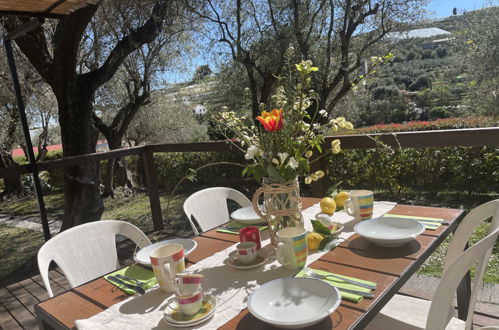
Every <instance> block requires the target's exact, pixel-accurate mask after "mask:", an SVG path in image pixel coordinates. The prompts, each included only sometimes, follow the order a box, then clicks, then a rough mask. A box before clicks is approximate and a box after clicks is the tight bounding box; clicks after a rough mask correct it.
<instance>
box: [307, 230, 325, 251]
mask: <svg viewBox="0 0 499 330" xmlns="http://www.w3.org/2000/svg"><path fill="white" fill-rule="evenodd" d="M321 241H322V235H321V234H319V233H308V234H307V246H308V248H309V249H310V250H317V249H318V248H319V245H320V244H321Z"/></svg>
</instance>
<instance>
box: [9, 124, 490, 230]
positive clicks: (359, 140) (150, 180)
mask: <svg viewBox="0 0 499 330" xmlns="http://www.w3.org/2000/svg"><path fill="white" fill-rule="evenodd" d="M373 137H374V138H376V139H378V140H379V141H382V142H383V143H385V144H387V145H389V146H391V147H394V148H397V147H401V148H422V147H482V146H499V127H491V128H471V129H455V130H438V131H417V132H394V133H381V134H369V136H367V135H363V134H360V135H340V136H329V137H327V138H326V142H325V143H326V145H329V144H330V143H331V141H332V140H333V139H337V138H338V139H340V140H341V147H342V148H343V149H369V148H375V147H376V146H377V144H376V142H375V141H374V140H373V139H372V138H373ZM156 152H239V151H238V150H236V149H235V148H234V147H232V146H231V145H230V144H228V143H226V142H225V141H213V142H198V143H176V144H150V145H144V146H138V147H132V148H124V149H119V150H112V151H108V152H103V153H95V154H87V155H81V156H74V157H65V158H62V159H57V160H48V161H43V162H39V163H37V164H36V166H37V168H38V170H39V171H49V170H54V169H61V168H64V167H68V166H74V165H81V164H86V163H92V162H98V161H101V160H106V159H111V158H116V157H124V156H130V155H139V156H142V158H143V160H144V168H145V174H146V181H147V191H148V195H149V202H150V205H151V214H152V220H153V225H154V228H155V229H156V230H159V229H162V228H163V217H162V214H161V205H160V200H159V192H158V185H157V182H158V174H157V171H156V167H155V166H154V162H153V154H154V153H156ZM326 166H327V163H326V159H325V158H322V159H321V161H319V162H316V163H315V167H314V170H317V169H323V170H325V169H326ZM28 173H31V168H30V165H19V166H14V167H9V168H4V169H0V178H5V177H9V176H19V175H22V174H28ZM322 181H326V180H322ZM326 189H327V187H326V182H321V181H318V182H314V183H313V184H312V194H313V195H314V196H322V195H324V193H325V191H326Z"/></svg>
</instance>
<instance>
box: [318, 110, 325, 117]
mask: <svg viewBox="0 0 499 330" xmlns="http://www.w3.org/2000/svg"><path fill="white" fill-rule="evenodd" d="M319 115H321V116H322V117H326V116H327V111H326V110H324V109H322V110H321V111H319Z"/></svg>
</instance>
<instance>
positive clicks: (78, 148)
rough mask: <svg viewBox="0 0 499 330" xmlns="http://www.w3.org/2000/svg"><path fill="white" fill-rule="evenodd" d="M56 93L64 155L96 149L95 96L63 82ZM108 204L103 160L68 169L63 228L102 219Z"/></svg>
mask: <svg viewBox="0 0 499 330" xmlns="http://www.w3.org/2000/svg"><path fill="white" fill-rule="evenodd" d="M57 87H59V88H57V89H55V88H54V92H55V94H56V97H57V102H58V105H59V122H60V124H61V138H62V146H63V152H64V157H69V156H76V155H82V154H89V153H94V152H95V145H96V143H97V131H96V130H95V128H94V127H93V125H92V101H93V99H94V95H93V93H92V92H89V91H88V90H87V89H86V88H85V87H84V86H77V85H76V84H64V85H63V84H60V85H59V86H57ZM103 211H104V205H103V202H102V198H101V197H100V193H99V163H98V162H95V163H90V164H82V165H77V166H71V167H66V168H65V169H64V221H63V224H62V228H61V230H66V229H68V228H71V227H74V226H77V225H80V224H82V223H87V222H91V221H97V220H99V219H100V217H101V215H102V212H103Z"/></svg>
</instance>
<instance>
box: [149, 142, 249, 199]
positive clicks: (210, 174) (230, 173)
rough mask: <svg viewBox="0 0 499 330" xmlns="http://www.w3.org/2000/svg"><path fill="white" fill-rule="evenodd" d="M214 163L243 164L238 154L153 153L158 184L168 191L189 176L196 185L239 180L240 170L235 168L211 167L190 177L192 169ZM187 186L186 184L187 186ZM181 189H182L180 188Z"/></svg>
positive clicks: (242, 158) (241, 157) (240, 176)
mask: <svg viewBox="0 0 499 330" xmlns="http://www.w3.org/2000/svg"><path fill="white" fill-rule="evenodd" d="M215 162H233V163H240V164H242V163H244V157H243V155H242V154H241V153H239V152H192V153H187V152H179V153H176V152H175V153H155V154H154V164H155V166H156V169H157V171H158V184H159V186H160V187H161V188H163V189H166V190H167V191H170V190H171V189H173V187H174V186H175V184H177V182H179V181H180V180H181V179H182V178H183V177H184V176H186V175H190V177H191V179H192V180H191V181H194V180H195V181H196V185H203V184H207V183H210V182H219V183H221V182H222V181H224V180H232V179H241V178H242V175H241V168H239V167H236V166H211V167H207V168H205V169H203V170H202V172H200V173H199V174H198V175H192V174H193V173H192V171H193V170H192V169H194V168H198V167H200V166H202V165H205V164H209V163H215ZM187 185H188V184H187ZM180 189H182V187H180Z"/></svg>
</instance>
